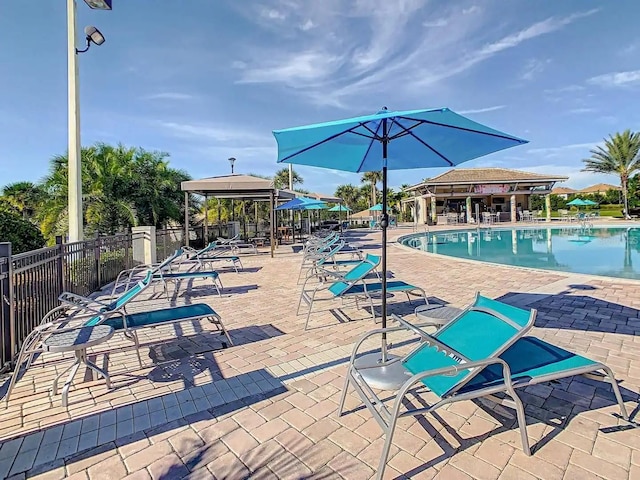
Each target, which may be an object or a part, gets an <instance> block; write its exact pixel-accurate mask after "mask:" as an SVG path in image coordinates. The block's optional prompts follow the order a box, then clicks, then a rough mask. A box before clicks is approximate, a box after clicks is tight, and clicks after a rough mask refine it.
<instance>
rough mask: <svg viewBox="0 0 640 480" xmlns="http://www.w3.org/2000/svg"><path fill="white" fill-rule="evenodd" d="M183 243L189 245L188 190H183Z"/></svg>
mask: <svg viewBox="0 0 640 480" xmlns="http://www.w3.org/2000/svg"><path fill="white" fill-rule="evenodd" d="M184 245H185V247H188V246H189V192H184Z"/></svg>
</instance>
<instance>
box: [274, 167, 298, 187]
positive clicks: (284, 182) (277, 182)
mask: <svg viewBox="0 0 640 480" xmlns="http://www.w3.org/2000/svg"><path fill="white" fill-rule="evenodd" d="M291 176H292V182H291V183H292V186H293V188H294V190H295V188H296V185H302V184H303V183H304V179H303V178H302V176H301V175H300V174H299V173H298V172H296V171H295V170H292V171H291ZM273 185H274V186H275V187H276V188H289V167H285V168H281V169H280V170H278V171H277V172H276V174H275V175H274V176H273Z"/></svg>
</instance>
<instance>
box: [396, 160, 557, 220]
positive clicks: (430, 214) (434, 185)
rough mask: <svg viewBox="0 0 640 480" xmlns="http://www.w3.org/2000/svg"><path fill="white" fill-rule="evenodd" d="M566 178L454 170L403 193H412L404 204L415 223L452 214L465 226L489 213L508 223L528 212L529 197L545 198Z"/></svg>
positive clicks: (491, 170) (496, 170) (494, 170)
mask: <svg viewBox="0 0 640 480" xmlns="http://www.w3.org/2000/svg"><path fill="white" fill-rule="evenodd" d="M568 179H569V178H568V177H565V176H562V175H547V174H540V173H532V172H524V171H521V170H510V169H506V168H456V169H453V170H449V171H447V172H445V173H442V174H440V175H437V176H435V177H432V178H427V179H425V180H424V181H422V182H421V183H418V184H416V185H413V186H411V187H409V188H407V189H406V190H405V191H406V192H408V193H409V194H413V198H412V199H408V200H407V203H409V205H410V206H412V209H413V211H414V220H415V221H417V222H418V223H435V222H440V221H445V220H446V218H449V217H451V215H452V214H453V215H457V216H458V218H460V219H461V220H462V221H466V222H467V223H474V222H476V221H477V218H476V216H480V219H481V220H482V219H483V218H488V217H489V215H488V214H494V215H493V216H492V218H493V219H495V220H497V221H510V220H511V219H514V220H515V219H516V218H519V215H518V212H526V211H527V210H530V209H531V208H530V206H531V195H545V196H547V199H548V195H549V194H550V193H551V192H552V189H553V187H554V185H555V184H556V183H557V182H564V181H566V180H568ZM547 205H548V202H547ZM468 209H469V210H470V212H471V214H470V215H467V214H466V213H467V210H468ZM549 218H550V217H549Z"/></svg>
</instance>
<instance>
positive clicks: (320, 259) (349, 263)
mask: <svg viewBox="0 0 640 480" xmlns="http://www.w3.org/2000/svg"><path fill="white" fill-rule="evenodd" d="M344 246H345V242H344V240H340V241H338V242H335V243H334V244H333V245H332V246H331V247H330V248H329V249H328V250H325V251H323V252H321V253H320V254H316V255H314V256H312V257H310V258H308V259H306V261H303V263H302V266H301V268H300V273H299V274H298V282H300V278H301V277H302V272H303V271H304V270H305V268H306V269H307V273H306V275H305V279H306V278H309V277H311V276H319V275H320V276H321V275H322V270H325V269H329V268H333V269H334V270H337V269H339V268H344V267H348V268H351V267H353V266H354V265H357V264H358V263H360V262H361V261H362V258H363V257H362V252H361V251H360V250H352V249H349V250H348V251H344V252H343V251H342V249H343V248H344ZM341 253H349V254H351V255H352V256H351V258H349V259H345V258H342V259H336V256H337V255H339V254H341ZM376 272H377V271H376Z"/></svg>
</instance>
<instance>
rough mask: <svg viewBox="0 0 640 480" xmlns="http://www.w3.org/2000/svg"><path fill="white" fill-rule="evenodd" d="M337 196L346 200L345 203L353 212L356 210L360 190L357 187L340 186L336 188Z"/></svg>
mask: <svg viewBox="0 0 640 480" xmlns="http://www.w3.org/2000/svg"><path fill="white" fill-rule="evenodd" d="M335 196H336V197H338V198H341V199H342V200H344V203H345V205H346V206H347V207H349V208H350V209H351V210H354V209H355V208H356V205H357V203H358V197H359V196H360V190H359V189H358V187H356V186H355V185H351V184H349V185H340V186H339V187H338V188H336V192H335Z"/></svg>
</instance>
